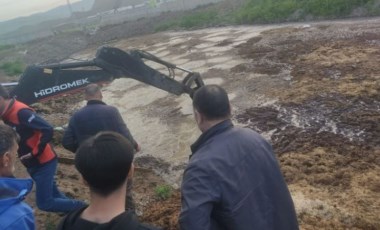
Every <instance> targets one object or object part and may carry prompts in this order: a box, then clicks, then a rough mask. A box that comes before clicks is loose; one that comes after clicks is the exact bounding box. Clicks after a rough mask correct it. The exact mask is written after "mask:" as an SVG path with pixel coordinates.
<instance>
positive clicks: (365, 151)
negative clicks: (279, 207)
mask: <svg viewBox="0 0 380 230" xmlns="http://www.w3.org/2000/svg"><path fill="white" fill-rule="evenodd" d="M110 45H112V46H116V47H119V48H122V49H130V48H139V49H144V50H146V51H149V52H152V53H153V54H155V55H157V56H158V57H160V58H163V59H164V60H167V61H171V62H173V63H175V64H177V65H179V66H181V67H184V68H187V69H191V70H193V71H198V72H200V73H201V75H202V77H203V78H204V80H205V82H206V83H207V84H214V83H215V84H220V85H222V86H223V87H225V88H226V90H227V91H228V92H229V94H230V99H231V103H232V105H233V120H234V122H235V123H236V125H238V126H242V127H248V128H251V129H254V130H256V131H258V132H259V133H261V134H262V135H264V136H265V137H266V138H267V139H268V140H270V141H271V143H272V145H273V147H274V151H275V153H276V155H277V158H278V160H279V162H280V165H281V169H282V172H283V174H284V176H285V178H286V181H287V182H288V185H289V188H290V190H291V193H292V196H293V200H294V203H295V206H296V209H297V214H298V218H299V223H300V227H301V229H380V219H379V216H380V139H379V137H380V125H379V124H380V65H379V60H380V19H376V18H375V19H369V20H358V21H335V22H320V23H311V24H291V25H290V24H289V25H277V26H255V27H254V26H242V27H223V28H214V29H212V28H211V29H205V30H197V31H191V32H172V33H159V34H153V35H149V36H143V37H138V38H131V39H126V40H119V41H117V42H114V43H113V44H110ZM95 49H96V47H93V48H89V49H87V50H84V51H81V52H79V53H77V54H74V55H72V58H77V59H78V58H82V59H86V58H90V57H93V55H94V53H95ZM103 94H104V100H105V101H106V102H107V103H109V104H112V105H114V106H117V107H118V108H119V110H120V112H121V113H122V115H123V117H124V119H125V120H126V121H127V123H128V127H129V128H130V130H131V131H132V133H133V135H134V136H135V138H136V139H137V140H138V142H139V143H140V144H141V146H142V151H141V153H139V154H138V155H137V157H136V164H137V165H138V166H139V167H141V168H142V169H140V170H137V172H138V173H137V177H136V180H135V190H134V191H135V196H136V199H137V201H138V213H139V214H140V215H141V219H142V220H144V221H147V222H150V223H153V224H155V225H158V226H161V227H164V228H165V229H178V226H177V217H178V213H179V210H180V195H179V192H178V190H175V191H174V193H173V196H172V197H171V198H169V199H168V200H166V201H159V200H157V199H156V198H155V194H154V188H155V187H156V186H157V185H161V184H164V183H168V184H170V185H172V186H173V187H174V188H178V187H179V185H180V179H181V175H182V172H183V169H184V168H185V166H186V162H187V160H188V155H189V153H190V152H189V148H188V146H189V145H190V144H191V143H192V142H194V141H195V140H196V138H197V136H198V135H199V134H200V133H199V131H198V130H197V128H196V127H195V123H194V121H193V118H192V109H191V100H190V98H189V97H188V96H186V95H183V96H180V97H178V96H174V95H169V94H168V93H166V92H163V91H161V90H158V89H155V88H153V87H150V86H146V85H143V84H141V83H139V82H137V81H135V80H131V79H117V80H115V81H114V82H112V83H111V84H110V85H109V86H107V87H105V88H104V92H103ZM61 100H63V99H61ZM80 100H81V99H80V98H78V97H77V98H76V99H70V100H69V101H65V102H64V103H62V101H61V102H56V103H55V104H53V105H51V104H50V105H48V106H47V109H41V111H42V112H44V113H45V117H46V118H47V119H48V120H49V121H51V122H52V123H53V124H54V125H55V126H62V125H63V124H65V123H66V122H67V119H68V118H69V117H70V114H71V113H72V111H74V110H75V108H77V107H73V102H72V101H74V102H75V103H74V104H77V103H78V102H79V101H80ZM61 104H65V107H61V106H60V105H61ZM52 106H53V107H54V106H58V107H57V108H55V109H53V110H52V111H51V110H50V111H49V109H48V108H51V107H52ZM59 108H61V109H59ZM57 109H58V111H59V112H58V113H57ZM57 133H58V132H57ZM57 135H58V134H57ZM57 143H58V142H57ZM57 152H58V153H59V154H60V155H61V156H68V157H72V155H71V156H70V153H67V152H65V151H64V150H63V149H62V148H60V147H59V146H57ZM153 172H154V173H153ZM157 175H159V176H157ZM57 179H58V181H59V185H60V188H62V190H63V191H65V192H66V193H68V194H69V195H72V196H74V197H78V198H80V199H88V193H87V192H84V191H86V189H85V188H84V186H83V185H82V183H81V181H80V179H79V175H78V174H77V173H76V172H75V170H74V169H73V166H72V165H68V164H60V166H59V170H58V173H57ZM29 199H31V200H30V202H31V203H33V197H32V196H31V198H29ZM37 219H38V224H39V226H40V229H48V227H49V226H50V225H53V224H54V223H55V222H56V221H57V220H58V219H59V217H58V216H56V215H53V214H45V213H42V212H38V211H37Z"/></svg>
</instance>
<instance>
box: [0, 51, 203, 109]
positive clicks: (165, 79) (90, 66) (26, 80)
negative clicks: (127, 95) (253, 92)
mask: <svg viewBox="0 0 380 230" xmlns="http://www.w3.org/2000/svg"><path fill="white" fill-rule="evenodd" d="M146 61H151V62H154V63H157V64H160V65H162V66H163V67H166V68H167V70H168V73H167V74H165V73H162V72H161V71H158V70H156V69H154V68H152V67H151V66H149V65H147V64H146V63H145V62H146ZM175 70H179V71H181V72H182V73H184V74H185V75H186V76H184V77H183V80H182V81H177V80H176V79H175V78H176V76H175ZM116 78H133V79H135V80H138V81H140V82H144V83H146V84H148V85H151V86H154V87H157V88H159V89H162V90H165V91H167V92H169V93H173V94H176V95H180V94H183V93H187V94H189V95H190V96H192V94H193V93H194V91H195V90H197V89H198V88H200V87H201V86H203V85H204V83H203V81H202V78H201V77H200V74H199V73H196V72H192V71H190V70H186V69H183V68H180V67H178V66H176V65H174V64H172V63H169V62H166V61H164V60H162V59H160V58H158V57H156V56H154V55H152V54H150V53H148V52H145V51H142V50H129V51H127V52H125V51H123V50H121V49H118V48H114V47H106V46H103V47H100V48H99V49H98V51H97V53H96V57H95V58H94V59H92V60H89V61H75V62H70V63H57V64H48V65H32V66H29V67H27V69H26V70H25V72H24V73H23V74H22V76H21V77H20V80H19V81H18V82H17V83H13V84H12V83H4V84H2V85H3V86H12V85H15V87H14V88H13V90H11V91H10V94H11V95H12V96H15V97H16V98H17V99H18V100H19V101H22V102H24V103H26V104H33V103H36V102H39V101H43V100H46V99H49V98H52V97H56V96H58V95H61V94H68V93H73V92H75V91H78V90H80V89H81V88H83V87H85V86H86V85H88V84H90V83H98V84H99V83H102V82H110V81H112V80H114V79H116Z"/></svg>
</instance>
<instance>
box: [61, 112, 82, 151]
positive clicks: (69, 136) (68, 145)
mask: <svg viewBox="0 0 380 230" xmlns="http://www.w3.org/2000/svg"><path fill="white" fill-rule="evenodd" d="M74 130H75V129H74V118H73V117H72V118H71V119H70V121H69V125H68V127H67V128H66V130H65V133H64V134H63V137H62V146H63V147H64V148H65V149H67V150H69V151H71V152H73V153H75V152H76V151H77V149H78V147H79V143H78V139H77V137H76V135H75V131H74Z"/></svg>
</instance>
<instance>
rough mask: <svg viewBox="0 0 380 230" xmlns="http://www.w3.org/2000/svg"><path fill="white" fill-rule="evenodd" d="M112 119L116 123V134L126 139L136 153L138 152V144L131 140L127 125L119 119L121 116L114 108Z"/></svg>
mask: <svg viewBox="0 0 380 230" xmlns="http://www.w3.org/2000/svg"><path fill="white" fill-rule="evenodd" d="M114 118H115V122H116V124H117V125H116V127H118V133H120V134H121V135H123V136H124V137H126V138H127V139H128V140H129V141H131V143H132V144H133V147H134V148H135V150H136V151H137V152H138V151H139V150H140V146H139V144H138V143H137V142H136V141H135V139H134V138H133V136H132V134H131V132H130V131H129V129H128V127H127V125H126V124H125V122H124V120H123V118H122V117H121V114H120V112H119V110H118V109H117V108H114Z"/></svg>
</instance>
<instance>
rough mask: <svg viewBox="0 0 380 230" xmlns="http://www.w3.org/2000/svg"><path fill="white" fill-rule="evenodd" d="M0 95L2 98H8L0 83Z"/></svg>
mask: <svg viewBox="0 0 380 230" xmlns="http://www.w3.org/2000/svg"><path fill="white" fill-rule="evenodd" d="M0 97H2V98H4V99H9V98H10V96H9V93H8V91H7V90H6V89H5V88H4V86H2V85H0Z"/></svg>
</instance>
